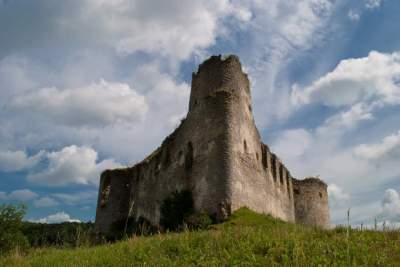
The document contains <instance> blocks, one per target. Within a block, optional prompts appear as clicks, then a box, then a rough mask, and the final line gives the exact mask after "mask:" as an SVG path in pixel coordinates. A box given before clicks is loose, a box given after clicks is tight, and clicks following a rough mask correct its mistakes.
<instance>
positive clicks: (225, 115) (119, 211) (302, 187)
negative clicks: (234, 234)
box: [96, 56, 329, 233]
mask: <svg viewBox="0 0 400 267" xmlns="http://www.w3.org/2000/svg"><path fill="white" fill-rule="evenodd" d="M293 181H294V179H292V177H291V175H290V173H289V171H288V170H287V168H286V167H285V166H284V165H283V164H282V162H281V161H280V159H279V158H278V157H277V156H276V155H275V154H273V153H272V152H270V150H269V148H268V146H266V145H265V144H263V143H262V142H261V138H260V135H259V132H258V130H257V128H256V125H255V123H254V118H253V114H252V107H251V94H250V84H249V80H248V78H247V75H246V74H245V73H243V71H242V68H241V64H240V62H239V59H238V58H237V57H236V56H229V57H227V58H221V57H220V56H213V57H211V58H210V59H208V60H207V61H205V62H204V63H203V64H201V65H200V66H199V69H198V71H197V73H194V74H193V77H192V90H191V95H190V102H189V111H188V114H187V117H186V119H184V120H183V121H182V122H181V124H180V126H179V127H178V128H177V129H176V130H175V131H174V132H173V133H172V134H171V135H170V136H168V137H167V138H166V139H165V140H164V141H163V143H162V145H161V146H160V147H159V148H158V149H156V150H155V151H154V152H153V153H152V154H151V155H149V156H148V157H147V158H146V159H144V160H143V161H142V162H140V163H138V164H136V165H135V166H133V167H131V168H127V169H119V170H111V171H106V172H104V173H103V174H102V177H101V181H100V189H99V199H98V207H97V212H96V228H97V230H98V231H99V232H103V233H105V232H108V231H109V230H110V229H111V226H112V224H113V223H115V222H117V221H118V220H123V219H126V218H127V217H128V216H133V217H135V218H136V219H139V218H140V217H143V218H145V219H147V220H149V221H150V222H151V223H152V224H154V225H158V224H159V222H160V218H161V214H160V207H161V205H162V203H163V201H164V200H165V199H166V198H167V197H169V196H170V195H171V194H172V193H173V192H175V191H182V190H189V191H191V192H192V195H193V201H194V208H195V210H197V211H202V212H207V213H208V214H210V215H213V216H215V217H216V218H217V219H224V218H226V216H228V215H229V214H230V213H231V212H232V211H234V210H236V209H238V208H240V207H243V206H247V207H249V208H250V209H252V210H254V211H257V212H262V213H269V214H271V215H273V216H275V217H278V218H281V219H283V220H286V221H291V222H294V221H297V220H298V221H300V222H304V223H311V224H318V223H321V224H325V223H326V219H327V220H329V214H328V217H326V216H325V217H323V219H317V218H316V216H317V215H319V214H320V213H322V212H325V211H323V210H324V209H325V210H326V212H328V211H327V199H326V202H320V204H315V203H312V201H314V199H316V196H319V195H318V193H316V192H312V190H314V189H318V190H319V191H318V192H320V191H323V189H324V188H323V186H321V185H319V186H317V185H314V183H312V185H310V186H309V184H308V183H304V184H303V183H296V185H297V188H298V191H299V192H301V193H300V194H299V195H298V196H297V197H295V196H294V194H293V189H294V182H293ZM303 192H304V193H303ZM324 194H325V195H324ZM323 196H324V197H325V196H326V186H325V191H324V192H323ZM318 200H319V199H318ZM296 202H298V203H296ZM325 204H326V206H325ZM295 208H296V209H295ZM314 208H317V210H314Z"/></svg>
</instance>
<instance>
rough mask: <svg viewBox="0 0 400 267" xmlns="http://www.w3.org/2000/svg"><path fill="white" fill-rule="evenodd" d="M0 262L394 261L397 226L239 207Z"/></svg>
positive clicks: (398, 262)
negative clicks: (204, 223)
mask: <svg viewBox="0 0 400 267" xmlns="http://www.w3.org/2000/svg"><path fill="white" fill-rule="evenodd" d="M0 266H40V267H42V266H51V267H55V266H78V267H83V266H307V267H308V266H400V232H399V231H385V232H375V231H355V230H352V231H350V234H349V237H347V233H346V229H343V228H340V229H334V230H320V229H314V228H309V227H304V226H300V225H294V224H289V223H285V222H282V221H280V220H277V219H274V218H272V217H270V216H265V215H260V214H256V213H254V212H251V211H249V210H248V209H240V210H239V211H237V212H235V213H234V214H233V216H231V218H230V219H229V220H228V221H227V222H225V223H223V224H219V225H214V226H213V227H212V228H211V229H210V230H203V231H186V232H181V233H167V234H158V235H153V236H147V237H132V238H131V239H129V240H126V241H121V242H117V243H114V244H106V245H101V246H95V247H80V248H75V249H56V248H43V249H33V250H31V251H30V252H28V253H27V254H26V255H19V254H18V253H13V254H11V255H9V256H7V257H4V258H1V259H0Z"/></svg>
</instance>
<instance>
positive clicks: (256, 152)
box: [256, 152, 259, 161]
mask: <svg viewBox="0 0 400 267" xmlns="http://www.w3.org/2000/svg"><path fill="white" fill-rule="evenodd" d="M256 159H257V161H258V160H259V157H258V153H257V152H256Z"/></svg>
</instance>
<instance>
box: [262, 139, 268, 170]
mask: <svg viewBox="0 0 400 267" xmlns="http://www.w3.org/2000/svg"><path fill="white" fill-rule="evenodd" d="M261 160H262V164H263V166H264V169H268V158H267V149H266V148H265V146H264V145H261Z"/></svg>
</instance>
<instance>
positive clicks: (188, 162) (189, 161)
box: [185, 142, 193, 172]
mask: <svg viewBox="0 0 400 267" xmlns="http://www.w3.org/2000/svg"><path fill="white" fill-rule="evenodd" d="M192 166H193V145H192V142H189V143H188V144H187V150H186V155H185V169H186V171H188V172H189V171H191V170H192Z"/></svg>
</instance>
